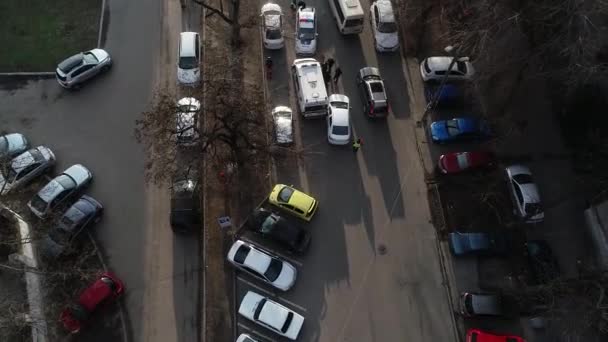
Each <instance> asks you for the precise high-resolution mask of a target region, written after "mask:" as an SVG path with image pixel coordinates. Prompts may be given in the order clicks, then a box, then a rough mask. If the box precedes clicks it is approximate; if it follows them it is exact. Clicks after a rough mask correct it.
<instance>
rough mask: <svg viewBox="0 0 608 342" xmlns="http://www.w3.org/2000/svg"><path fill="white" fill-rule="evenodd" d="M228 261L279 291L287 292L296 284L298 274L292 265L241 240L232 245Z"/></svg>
mask: <svg viewBox="0 0 608 342" xmlns="http://www.w3.org/2000/svg"><path fill="white" fill-rule="evenodd" d="M228 261H229V262H230V263H231V264H233V265H234V266H236V267H238V268H240V269H242V270H244V271H247V272H249V273H251V274H252V275H254V276H256V277H258V278H260V279H262V280H263V281H265V282H267V283H268V284H270V285H272V286H274V287H276V288H277V289H279V290H283V291H287V290H289V289H290V288H291V287H292V286H293V284H295V282H296V275H297V273H298V272H297V271H296V268H295V267H293V266H292V265H291V264H290V263H288V262H287V261H284V260H281V259H280V258H278V257H276V256H274V255H271V254H270V253H268V252H266V251H264V250H262V249H260V248H257V247H256V246H254V245H252V244H249V243H246V242H244V241H241V240H236V241H235V242H234V244H232V247H231V248H230V251H228Z"/></svg>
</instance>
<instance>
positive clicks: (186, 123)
mask: <svg viewBox="0 0 608 342" xmlns="http://www.w3.org/2000/svg"><path fill="white" fill-rule="evenodd" d="M177 108H179V112H178V113H177V127H176V138H177V143H178V144H179V145H183V146H192V145H194V144H196V143H197V142H198V137H199V130H200V125H199V121H198V115H199V110H200V109H201V103H200V101H199V100H197V99H195V98H194V97H184V98H182V99H180V100H179V101H177Z"/></svg>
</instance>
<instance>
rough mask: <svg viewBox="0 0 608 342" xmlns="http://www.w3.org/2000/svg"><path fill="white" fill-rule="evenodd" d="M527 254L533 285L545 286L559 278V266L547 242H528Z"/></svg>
mask: <svg viewBox="0 0 608 342" xmlns="http://www.w3.org/2000/svg"><path fill="white" fill-rule="evenodd" d="M526 252H527V257H528V265H529V267H530V273H531V274H530V282H531V284H532V285H540V284H545V283H548V282H550V281H551V280H554V279H556V278H558V277H559V275H560V270H559V265H558V263H557V260H556V259H555V256H554V255H553V251H552V250H551V247H550V246H549V244H548V243H547V241H544V240H532V241H528V242H527V243H526Z"/></svg>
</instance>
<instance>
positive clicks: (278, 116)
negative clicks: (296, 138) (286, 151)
mask: <svg viewBox="0 0 608 342" xmlns="http://www.w3.org/2000/svg"><path fill="white" fill-rule="evenodd" d="M272 122H273V123H274V138H275V141H276V143H277V144H279V145H291V144H293V114H292V111H291V109H290V108H289V107H286V106H277V107H275V108H274V109H273V110H272Z"/></svg>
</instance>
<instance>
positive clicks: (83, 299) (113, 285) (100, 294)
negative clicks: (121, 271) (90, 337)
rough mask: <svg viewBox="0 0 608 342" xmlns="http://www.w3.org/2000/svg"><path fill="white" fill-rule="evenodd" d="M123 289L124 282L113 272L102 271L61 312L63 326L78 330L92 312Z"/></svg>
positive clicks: (115, 297) (72, 331) (109, 301)
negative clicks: (76, 298) (75, 299)
mask: <svg viewBox="0 0 608 342" xmlns="http://www.w3.org/2000/svg"><path fill="white" fill-rule="evenodd" d="M124 290H125V288H124V284H123V283H122V281H120V279H118V278H117V277H116V276H115V275H114V274H112V273H110V272H106V273H103V274H102V275H101V276H99V278H97V280H96V281H95V282H94V283H93V284H91V286H89V287H88V288H86V289H85V290H84V291H83V292H82V293H81V294H80V296H79V297H78V300H77V301H76V302H75V303H73V304H72V305H71V306H69V307H67V308H66V309H64V310H63V311H62V312H61V315H60V320H61V323H62V324H63V327H64V328H65V329H66V330H68V331H69V332H71V333H73V334H75V333H77V332H79V331H80V329H81V328H82V326H83V325H84V323H85V322H86V321H87V320H88V318H89V317H90V316H91V314H92V313H93V312H95V311H96V310H98V309H99V308H100V307H101V306H103V305H106V304H109V303H111V302H113V301H115V300H116V299H117V298H118V297H119V296H120V295H122V294H123V292H124Z"/></svg>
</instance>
